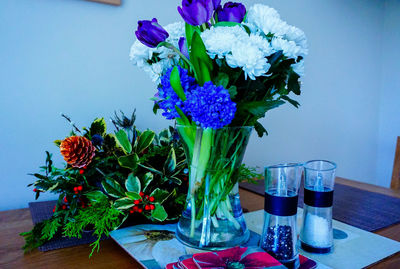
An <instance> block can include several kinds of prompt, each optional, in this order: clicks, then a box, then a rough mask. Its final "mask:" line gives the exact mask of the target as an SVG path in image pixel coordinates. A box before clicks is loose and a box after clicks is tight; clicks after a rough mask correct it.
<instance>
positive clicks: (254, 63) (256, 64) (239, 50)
mask: <svg viewBox="0 0 400 269" xmlns="http://www.w3.org/2000/svg"><path fill="white" fill-rule="evenodd" d="M226 62H227V64H228V65H229V66H230V67H232V68H236V67H240V68H241V69H243V71H244V75H245V78H246V79H247V76H248V77H249V78H250V79H252V80H255V79H256V77H259V76H263V75H265V74H266V73H267V72H268V70H269V68H270V64H269V63H268V60H267V58H265V56H264V53H263V52H262V51H261V50H260V49H259V48H258V47H257V46H255V45H254V44H252V43H249V42H237V43H235V45H234V46H233V48H232V52H231V54H228V55H226Z"/></svg>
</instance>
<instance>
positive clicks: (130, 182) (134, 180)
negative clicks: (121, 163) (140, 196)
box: [125, 173, 141, 193]
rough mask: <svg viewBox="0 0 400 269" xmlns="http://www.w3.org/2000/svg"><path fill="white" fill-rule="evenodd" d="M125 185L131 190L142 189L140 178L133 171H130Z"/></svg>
mask: <svg viewBox="0 0 400 269" xmlns="http://www.w3.org/2000/svg"><path fill="white" fill-rule="evenodd" d="M125 187H126V189H127V190H128V191H130V192H136V193H139V192H140V189H141V186H140V180H139V178H138V177H137V176H135V175H134V174H133V173H130V174H129V175H128V178H127V179H126V181H125Z"/></svg>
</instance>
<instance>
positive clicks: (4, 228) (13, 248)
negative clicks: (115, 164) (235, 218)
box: [0, 178, 400, 269]
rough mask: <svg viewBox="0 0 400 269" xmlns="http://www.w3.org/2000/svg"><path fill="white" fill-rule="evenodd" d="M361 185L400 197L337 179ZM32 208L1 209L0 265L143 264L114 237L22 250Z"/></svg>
mask: <svg viewBox="0 0 400 269" xmlns="http://www.w3.org/2000/svg"><path fill="white" fill-rule="evenodd" d="M336 181H337V182H338V183H340V184H345V185H349V186H353V187H357V188H360V189H364V190H368V191H372V192H377V193H382V194H386V195H390V196H394V197H398V198H400V192H396V191H393V190H390V189H387V188H382V187H378V186H374V185H369V184H365V183H359V182H355V181H350V180H346V179H342V178H337V180H336ZM240 195H241V201H242V207H243V208H247V209H248V210H249V211H255V210H259V209H262V208H263V206H264V198H263V197H262V196H260V195H257V194H254V193H251V192H248V191H246V190H240ZM32 226H33V224H32V220H31V216H30V212H29V209H27V208H25V209H18V210H10V211H3V212H0V268H1V269H5V268H12V269H14V268H17V269H20V268H35V269H42V268H57V269H64V268H80V269H82V268H85V269H86V268H115V269H117V268H118V269H122V268H141V266H140V265H139V264H138V263H137V262H135V261H134V259H132V258H131V257H130V256H129V255H128V254H127V253H126V252H125V251H123V250H122V248H120V247H119V246H118V245H117V244H116V243H114V241H113V240H111V239H108V240H105V241H103V242H102V243H101V248H100V251H99V252H98V253H95V254H94V255H93V256H92V258H90V259H89V258H88V255H89V253H90V249H91V248H90V246H89V245H82V246H76V247H71V248H65V249H58V250H53V251H48V252H40V251H37V250H36V251H33V252H31V253H29V254H25V255H24V253H23V251H22V250H21V247H22V245H23V244H24V239H23V238H22V237H21V236H19V234H20V233H21V232H26V231H29V230H30V229H31V228H32ZM376 233H377V234H379V235H382V236H385V237H388V238H391V239H393V240H397V241H400V224H396V225H393V226H390V227H387V228H384V229H381V230H379V231H377V232H376ZM370 268H400V253H397V254H395V255H393V256H391V257H388V258H386V259H385V260H383V261H381V262H379V263H377V264H375V265H372V266H370Z"/></svg>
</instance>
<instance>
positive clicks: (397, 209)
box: [240, 180, 400, 232]
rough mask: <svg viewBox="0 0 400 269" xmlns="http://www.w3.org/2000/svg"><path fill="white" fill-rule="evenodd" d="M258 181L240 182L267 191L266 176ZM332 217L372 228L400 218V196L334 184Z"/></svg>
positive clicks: (241, 185) (372, 229)
mask: <svg viewBox="0 0 400 269" xmlns="http://www.w3.org/2000/svg"><path fill="white" fill-rule="evenodd" d="M257 183H258V184H250V183H241V184H240V187H241V188H243V189H245V190H248V191H251V192H254V193H257V194H260V195H264V192H265V189H264V180H259V181H257ZM303 197H304V194H303V187H300V192H299V204H298V205H299V207H303ZM333 218H334V219H336V220H338V221H341V222H344V223H347V224H349V225H351V226H355V227H357V228H360V229H363V230H366V231H369V232H373V231H376V230H379V229H382V228H385V227H388V226H390V225H393V224H396V223H399V222H400V199H399V198H395V197H391V196H387V195H384V194H380V193H375V192H370V191H365V190H361V189H358V188H354V187H351V186H346V185H343V184H335V192H334V197H333Z"/></svg>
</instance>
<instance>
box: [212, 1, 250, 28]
mask: <svg viewBox="0 0 400 269" xmlns="http://www.w3.org/2000/svg"><path fill="white" fill-rule="evenodd" d="M245 15H246V7H245V6H244V5H243V4H241V3H233V2H228V3H225V5H224V7H223V8H222V7H221V6H219V7H218V9H217V16H218V21H231V22H238V23H241V22H242V21H243V19H244V16H245Z"/></svg>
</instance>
